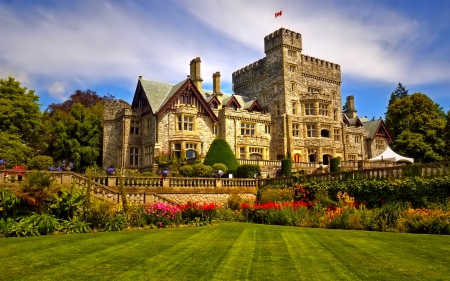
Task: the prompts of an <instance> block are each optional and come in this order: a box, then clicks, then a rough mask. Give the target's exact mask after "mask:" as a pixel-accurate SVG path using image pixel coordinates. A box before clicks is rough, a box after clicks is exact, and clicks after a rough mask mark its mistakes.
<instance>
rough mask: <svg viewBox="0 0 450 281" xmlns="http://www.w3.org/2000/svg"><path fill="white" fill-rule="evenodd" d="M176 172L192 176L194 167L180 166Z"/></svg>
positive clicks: (184, 175)
mask: <svg viewBox="0 0 450 281" xmlns="http://www.w3.org/2000/svg"><path fill="white" fill-rule="evenodd" d="M178 172H179V173H180V175H182V176H183V177H193V176H194V168H193V167H192V165H184V166H181V167H180V169H179V170H178Z"/></svg>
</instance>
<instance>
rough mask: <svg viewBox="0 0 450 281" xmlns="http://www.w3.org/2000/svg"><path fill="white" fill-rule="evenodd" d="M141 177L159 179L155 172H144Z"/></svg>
mask: <svg viewBox="0 0 450 281" xmlns="http://www.w3.org/2000/svg"><path fill="white" fill-rule="evenodd" d="M141 176H143V177H158V174H155V173H153V172H142V173H141Z"/></svg>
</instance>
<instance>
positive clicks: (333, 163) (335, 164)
mask: <svg viewBox="0 0 450 281" xmlns="http://www.w3.org/2000/svg"><path fill="white" fill-rule="evenodd" d="M340 164H341V158H340V157H333V158H331V159H330V172H339V165H340Z"/></svg>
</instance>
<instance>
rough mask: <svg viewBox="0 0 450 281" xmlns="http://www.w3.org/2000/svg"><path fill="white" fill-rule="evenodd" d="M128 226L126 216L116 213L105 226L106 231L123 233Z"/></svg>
mask: <svg viewBox="0 0 450 281" xmlns="http://www.w3.org/2000/svg"><path fill="white" fill-rule="evenodd" d="M127 226H128V221H127V217H126V216H125V214H122V213H116V214H115V215H114V216H113V217H112V218H111V219H110V220H109V221H108V222H106V224H105V231H121V230H123V229H124V228H126V227H127Z"/></svg>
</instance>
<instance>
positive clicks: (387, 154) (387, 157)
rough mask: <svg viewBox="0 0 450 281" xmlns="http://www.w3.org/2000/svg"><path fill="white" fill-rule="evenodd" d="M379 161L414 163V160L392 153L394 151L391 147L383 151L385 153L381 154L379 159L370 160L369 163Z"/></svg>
mask: <svg viewBox="0 0 450 281" xmlns="http://www.w3.org/2000/svg"><path fill="white" fill-rule="evenodd" d="M377 161H386V162H409V163H414V159H413V158H408V157H404V156H401V155H398V154H397V153H395V152H394V151H392V149H391V148H390V147H389V146H388V147H387V148H386V150H385V151H383V153H381V154H380V155H378V156H377V157H374V158H372V159H369V162H377Z"/></svg>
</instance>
